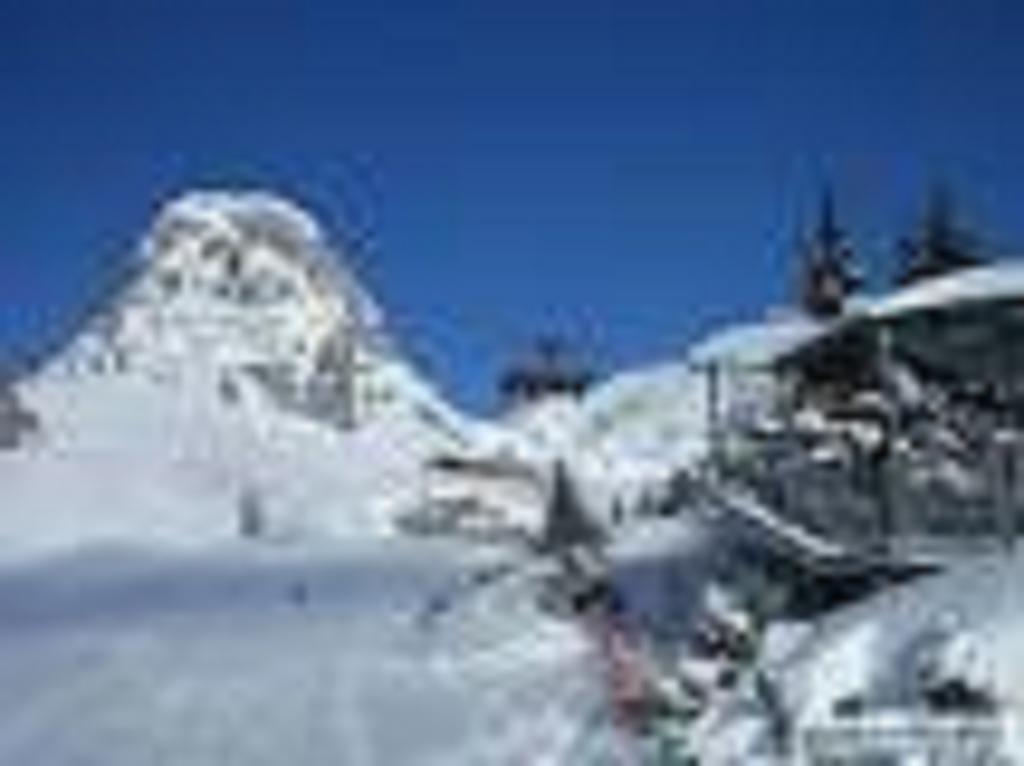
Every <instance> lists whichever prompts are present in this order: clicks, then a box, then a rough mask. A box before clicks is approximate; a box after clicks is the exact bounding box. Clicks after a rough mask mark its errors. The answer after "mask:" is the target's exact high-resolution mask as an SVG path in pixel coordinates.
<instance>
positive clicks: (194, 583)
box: [0, 541, 626, 766]
mask: <svg viewBox="0 0 1024 766" xmlns="http://www.w3.org/2000/svg"><path fill="white" fill-rule="evenodd" d="M480 563H481V562H480V561H479V560H476V561H474V560H473V558H472V557H467V555H466V551H465V550H464V549H462V548H455V547H451V546H430V545H427V544H425V543H422V542H420V543H416V544H415V545H404V544H402V543H400V542H398V541H388V542H386V543H383V542H382V543H378V544H372V543H369V542H368V541H361V542H359V543H348V544H345V545H342V546H340V547H339V546H332V547H330V548H320V549H315V548H314V549H295V548H293V549H290V550H288V549H280V548H260V547H258V546H228V547H224V548H220V549H218V550H216V551H207V552H206V553H204V554H202V555H195V554H192V555H188V556H168V555H167V554H166V552H160V553H158V552H152V551H151V552H139V551H135V552H126V551H123V550H117V549H108V550H96V551H93V552H92V553H89V554H82V555H79V556H74V557H70V558H59V559H54V560H50V561H47V562H45V563H44V564H40V565H38V566H35V567H30V568H25V567H21V568H18V569H17V570H14V571H4V572H3V573H2V574H0V645H2V646H3V651H0V762H2V763H10V764H15V763H19V764H40V765H43V764H45V765H46V766H72V764H73V765H74V766H149V765H153V766H155V765H156V764H161V765H163V766H176V765H178V764H180V765H181V766H207V765H208V766H229V765H230V764H239V765H240V766H258V765H259V764H268V765H270V764H274V766H278V765H279V764H303V766H318V764H324V765H325V766H326V765H327V764H339V763H344V764H352V765H353V766H359V765H360V764H374V765H376V764H389V766H390V765H394V766H402V765H403V764H437V766H442V765H447V764H489V765H490V764H494V765H500V764H507V765H508V766H521V764H538V765H540V764H552V765H555V764H557V765H558V766H573V765H575V764H578V765H579V766H585V765H587V764H596V763H607V762H610V761H609V759H610V758H612V757H614V756H615V754H616V753H617V752H620V751H621V748H622V747H625V746H626V745H625V744H624V743H623V742H621V741H620V740H619V738H618V734H617V732H616V731H615V730H614V729H613V728H612V727H611V726H610V725H609V724H608V721H607V718H606V717H605V716H604V715H603V713H602V710H603V697H602V694H603V692H602V690H601V689H600V687H599V685H598V683H597V682H596V681H595V680H594V679H595V678H596V677H597V674H596V673H595V671H594V669H593V667H592V663H593V662H594V658H593V657H592V656H591V654H590V650H589V648H588V646H587V644H586V642H585V641H584V640H583V639H582V637H581V635H580V634H579V633H578V632H577V631H576V629H575V628H574V627H573V626H572V625H571V624H568V623H562V622H558V621H555V620H552V619H550V618H546V617H545V616H544V615H543V614H541V613H539V612H538V611H537V610H536V608H535V605H534V604H535V602H534V599H533V598H532V591H531V586H530V582H529V580H528V579H512V580H510V581H507V582H505V583H502V584H498V585H494V586H491V587H490V588H489V589H488V590H487V592H486V593H485V594H477V595H471V596H467V597H465V598H464V599H462V600H461V601H458V602H457V603H456V605H455V607H454V608H453V611H452V612H450V613H442V614H437V615H434V616H431V613H430V610H429V606H430V604H431V602H432V600H433V599H435V598H436V597H437V596H438V595H439V594H443V593H445V592H447V591H448V590H450V589H451V588H452V586H453V584H454V583H456V582H457V579H458V578H459V577H460V576H462V575H464V574H465V573H466V571H467V567H472V566H476V565H479V564H480Z"/></svg>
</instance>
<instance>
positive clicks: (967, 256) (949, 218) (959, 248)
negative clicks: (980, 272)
mask: <svg viewBox="0 0 1024 766" xmlns="http://www.w3.org/2000/svg"><path fill="white" fill-rule="evenodd" d="M899 250H900V254H901V260H900V264H899V271H898V273H897V275H896V281H897V283H898V284H900V285H908V284H912V283H914V282H917V281H919V280H921V279H928V278H931V277H937V276H941V275H943V274H949V273H950V272H953V271H956V270H958V269H963V268H967V267H970V266H977V265H980V264H982V263H984V261H985V259H984V258H983V257H982V255H981V253H980V248H979V247H978V244H977V241H976V239H975V238H974V237H973V235H972V234H971V233H970V232H969V231H967V230H966V229H964V228H963V227H962V226H961V224H960V221H959V220H958V215H957V211H956V206H955V204H954V200H953V197H952V195H951V194H950V192H949V189H948V188H947V187H946V186H944V185H942V184H935V185H933V186H932V188H931V190H930V191H929V193H928V199H927V201H926V203H925V210H924V214H923V215H922V218H921V223H920V225H919V229H918V232H917V234H916V235H915V236H913V237H910V238H907V239H904V240H902V241H901V242H900V243H899Z"/></svg>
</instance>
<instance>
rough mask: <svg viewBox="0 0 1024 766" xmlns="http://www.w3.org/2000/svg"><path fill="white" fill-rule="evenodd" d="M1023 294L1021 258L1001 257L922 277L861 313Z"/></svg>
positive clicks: (881, 315) (886, 313)
mask: <svg viewBox="0 0 1024 766" xmlns="http://www.w3.org/2000/svg"><path fill="white" fill-rule="evenodd" d="M1012 298H1024V261H1004V262H1002V263H995V264H991V265H986V266H977V267H974V268H970V269H963V270H961V271H957V272H955V273H953V274H947V275H945V276H941V277H935V278H933V279H927V280H923V281H921V282H917V283H915V284H913V285H910V286H908V287H905V288H903V289H902V290H897V291H896V292H893V293H890V294H888V295H885V296H881V297H880V298H878V299H876V300H874V301H871V302H870V303H868V304H867V305H866V307H865V309H864V314H865V315H866V316H869V317H874V318H877V319H885V318H891V317H895V316H898V315H901V314H907V313H911V312H915V311H926V310H929V309H937V308H944V307H949V306H953V305H960V304H965V303H977V302H984V301H999V300H1008V299H1012Z"/></svg>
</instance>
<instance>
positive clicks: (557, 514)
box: [541, 461, 604, 553]
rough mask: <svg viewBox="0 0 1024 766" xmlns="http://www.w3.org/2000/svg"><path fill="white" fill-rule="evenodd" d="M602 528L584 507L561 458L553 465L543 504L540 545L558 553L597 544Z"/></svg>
mask: <svg viewBox="0 0 1024 766" xmlns="http://www.w3.org/2000/svg"><path fill="white" fill-rule="evenodd" d="M603 541H604V530H603V529H602V528H601V526H600V525H599V524H598V523H597V521H595V520H594V519H593V518H592V517H591V516H590V514H589V513H588V512H587V510H586V508H585V507H584V504H583V500H582V498H580V496H579V492H578V491H577V489H576V485H575V483H574V482H573V480H572V477H571V475H570V473H569V469H568V468H566V466H565V464H564V463H563V462H562V461H558V462H556V463H555V466H554V475H553V477H552V480H551V492H550V496H549V499H548V504H547V512H546V517H545V520H544V528H543V530H542V531H541V547H542V548H543V549H544V550H545V551H547V552H550V553H562V552H565V551H567V550H568V549H570V548H574V547H590V546H596V545H600V544H601V543H602V542H603Z"/></svg>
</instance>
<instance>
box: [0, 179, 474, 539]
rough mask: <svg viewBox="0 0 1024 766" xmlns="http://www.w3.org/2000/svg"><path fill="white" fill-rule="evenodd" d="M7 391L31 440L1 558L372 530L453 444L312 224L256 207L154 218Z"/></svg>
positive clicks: (447, 424)
mask: <svg viewBox="0 0 1024 766" xmlns="http://www.w3.org/2000/svg"><path fill="white" fill-rule="evenodd" d="M17 390H18V394H19V395H20V399H21V400H22V401H23V402H24V403H25V405H26V406H27V407H28V408H29V409H30V410H31V412H32V413H33V414H34V415H35V416H36V417H37V418H38V421H39V429H38V432H37V433H35V434H34V435H33V436H32V438H31V439H28V440H26V443H25V444H24V445H22V446H21V447H20V448H19V449H16V450H13V451H5V452H0V505H2V507H3V508H4V511H5V512H4V514H3V515H2V518H0V541H2V544H3V549H4V551H5V553H6V554H8V555H10V554H11V553H15V552H23V551H25V550H35V549H38V548H39V547H44V548H47V547H53V546H61V547H63V546H68V545H79V544H85V543H87V542H90V541H97V540H106V539H131V540H137V541H148V542H154V541H158V540H174V541H177V542H182V541H193V542H196V541H212V540H217V539H222V538H224V537H231V536H237V535H239V534H240V533H247V534H255V535H264V536H265V535H269V536H274V537H278V538H280V537H289V536H296V535H305V534H315V533H325V532H328V533H360V534H367V533H379V532H381V531H385V530H387V529H389V527H390V524H391V520H392V519H393V518H394V516H395V514H396V513H398V512H401V511H407V510H408V508H409V506H410V505H412V504H415V503H416V502H418V500H419V497H418V493H419V489H420V475H421V468H422V465H423V462H424V461H425V460H426V459H427V457H428V456H430V455H432V454H434V453H436V452H437V451H439V450H442V449H446V448H450V447H451V446H452V445H455V444H459V443H461V442H462V441H463V440H465V439H469V438H471V434H472V432H473V426H472V424H471V423H469V422H468V421H467V420H466V419H464V418H462V417H461V416H459V415H458V414H457V413H455V412H454V411H453V410H452V409H451V408H449V407H448V406H447V404H446V403H445V402H444V401H443V400H442V399H441V398H440V396H438V395H437V394H436V393H435V392H434V390H433V389H432V387H431V386H430V385H429V384H428V383H427V382H426V381H424V380H423V379H422V378H421V377H420V376H419V375H418V374H417V372H416V371H415V370H414V369H413V368H412V367H411V366H410V365H409V364H408V363H407V362H406V360H405V359H404V358H403V357H402V355H401V354H400V352H399V351H398V349H397V347H396V344H395V343H394V342H393V340H392V339H391V338H389V337H388V335H387V333H386V331H385V329H384V324H383V316H382V314H381V312H380V310H379V309H378V308H377V307H376V305H375V304H374V303H373V301H372V300H371V299H370V298H369V297H368V295H367V294H366V293H365V292H364V290H363V289H362V287H361V286H360V285H359V284H358V283H357V282H356V280H355V279H354V277H353V276H352V274H351V272H350V271H348V270H347V266H346V264H345V262H344V261H343V260H342V257H341V256H340V255H338V254H337V253H335V252H334V251H333V250H332V249H331V247H330V244H329V242H328V240H327V238H326V236H325V235H324V234H323V233H322V232H321V231H320V229H319V228H318V227H317V226H316V224H315V223H314V222H313V221H312V220H311V219H310V218H309V217H308V216H307V215H306V214H305V213H303V212H302V211H300V210H298V209H297V208H295V207H294V206H293V205H291V204H290V203H288V202H285V201H282V200H280V199H278V198H276V197H273V196H270V195H268V194H265V193H257V192H241V193H226V192H205V193H194V194H189V195H186V196H184V197H182V198H181V199H178V200H177V201H174V202H172V203H170V204H169V205H168V206H167V207H166V208H165V209H164V210H163V211H162V212H161V213H160V215H159V217H158V219H157V221H156V224H155V225H154V227H153V229H152V230H151V231H150V233H149V234H148V235H147V236H146V237H145V238H144V239H143V241H142V244H141V246H140V248H139V253H138V255H137V262H136V268H135V272H134V274H133V275H132V277H131V279H130V280H128V282H127V283H126V284H125V285H124V286H123V288H122V290H121V291H120V292H119V293H118V294H116V295H112V296H111V298H110V301H109V302H108V304H107V305H106V306H104V307H103V309H102V310H101V311H100V312H99V313H98V314H97V315H95V316H94V317H93V318H92V320H91V321H90V322H89V324H88V325H87V326H86V327H85V328H84V329H83V331H82V332H81V333H79V334H78V335H77V336H76V337H74V338H73V339H72V340H71V342H70V343H69V344H68V345H67V347H66V348H65V349H64V350H63V351H62V352H61V353H60V354H58V355H57V356H56V357H55V358H54V359H52V360H49V362H48V363H46V364H45V365H44V366H43V367H42V369H41V370H39V371H38V372H37V373H36V374H34V375H33V376H32V377H30V378H28V379H25V380H22V381H20V382H19V384H18V389H17Z"/></svg>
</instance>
